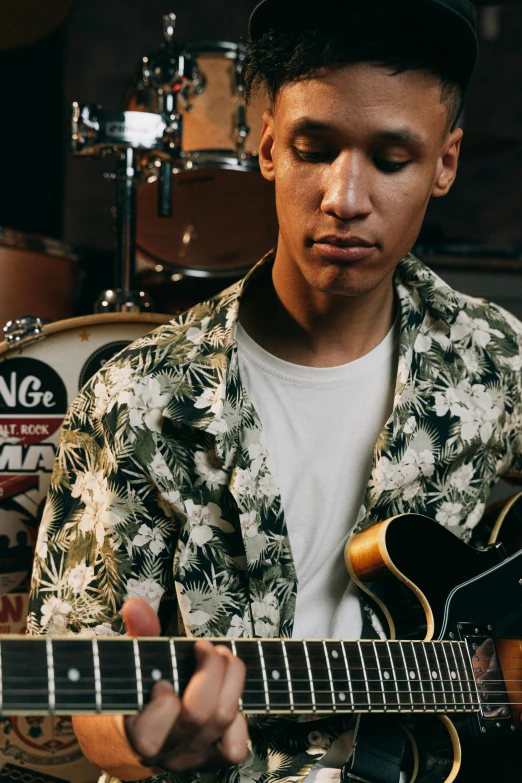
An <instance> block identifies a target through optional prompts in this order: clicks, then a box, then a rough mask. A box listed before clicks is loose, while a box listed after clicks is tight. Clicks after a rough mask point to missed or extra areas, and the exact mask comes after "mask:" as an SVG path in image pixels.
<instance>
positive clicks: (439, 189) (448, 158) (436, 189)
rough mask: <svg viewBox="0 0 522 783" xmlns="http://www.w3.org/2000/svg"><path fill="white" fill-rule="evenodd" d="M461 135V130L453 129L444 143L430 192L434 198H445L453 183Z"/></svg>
mask: <svg viewBox="0 0 522 783" xmlns="http://www.w3.org/2000/svg"><path fill="white" fill-rule="evenodd" d="M463 135H464V133H463V131H462V128H455V130H454V131H452V132H451V133H450V134H449V136H448V138H447V139H446V141H445V142H444V146H443V148H442V152H441V156H440V159H439V161H438V163H437V176H436V178H435V183H434V185H433V190H432V192H431V195H432V196H433V197H434V198H441V196H445V195H446V193H448V192H449V190H450V188H451V186H452V185H453V183H454V182H455V177H456V176H457V169H458V164H459V156H460V145H461V142H462V137H463Z"/></svg>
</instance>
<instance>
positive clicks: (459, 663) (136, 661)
mask: <svg viewBox="0 0 522 783" xmlns="http://www.w3.org/2000/svg"><path fill="white" fill-rule="evenodd" d="M212 641H213V642H215V643H216V644H224V645H226V646H227V647H228V648H229V649H231V650H232V652H233V653H234V655H237V656H238V657H239V658H241V659H242V660H243V661H244V662H245V664H246V667H247V677H246V684H245V690H244V693H243V697H242V701H241V705H240V706H241V708H242V709H243V711H244V712H246V713H253V714H262V713H267V712H273V713H275V714H285V713H299V714H301V713H317V714H332V713H336V712H337V713H349V712H372V711H373V712H386V711H388V712H408V713H410V712H478V711H479V709H480V700H479V694H478V691H477V686H476V684H475V678H474V675H473V669H472V664H471V660H470V655H469V653H468V650H467V647H466V644H465V643H461V642H438V641H436V642H386V641H375V642H372V641H359V642H357V641H327V642H326V641H325V642H323V641H315V640H314V641H298V640H288V641H283V640H280V639H277V640H244V639H241V640H235V641H233V640H230V639H226V640H223V641H221V640H212ZM193 644H194V642H193V641H192V640H187V639H141V640H135V639H129V638H126V637H121V638H117V639H114V638H110V639H97V640H91V639H76V638H73V639H50V638H47V639H46V638H29V637H0V713H3V714H6V715H16V714H31V715H39V714H49V713H51V714H64V715H69V714H78V713H102V712H117V713H120V712H121V713H125V714H130V713H135V712H138V711H140V710H142V709H143V707H144V705H145V704H146V703H147V701H148V700H149V698H150V694H151V690H152V688H153V686H154V684H155V682H158V681H160V680H169V681H170V682H171V683H172V684H173V686H174V688H175V690H176V691H177V692H178V693H179V694H181V693H183V691H184V689H185V687H186V685H187V683H188V681H189V679H190V678H191V676H192V674H193V672H194V668H195V661H194V654H193Z"/></svg>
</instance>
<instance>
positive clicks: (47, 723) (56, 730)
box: [0, 715, 82, 767]
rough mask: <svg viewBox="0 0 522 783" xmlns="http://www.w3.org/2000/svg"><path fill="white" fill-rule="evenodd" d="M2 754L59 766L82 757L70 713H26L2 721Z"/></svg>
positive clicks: (49, 765)
mask: <svg viewBox="0 0 522 783" xmlns="http://www.w3.org/2000/svg"><path fill="white" fill-rule="evenodd" d="M0 726H1V727H2V728H0V732H1V733H3V744H0V754H2V755H3V756H4V757H9V756H11V757H13V758H16V760H17V761H19V762H22V763H24V764H35V765H38V766H45V767H55V766H59V765H62V764H70V763H71V762H73V761H76V760H78V759H80V758H82V752H81V750H80V746H79V744H78V740H77V739H76V736H75V734H74V731H73V726H72V719H71V717H70V716H60V717H54V718H51V717H45V716H43V715H24V716H16V717H9V718H3V719H1V720H0Z"/></svg>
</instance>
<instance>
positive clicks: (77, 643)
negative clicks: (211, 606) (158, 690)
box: [0, 494, 522, 783]
mask: <svg viewBox="0 0 522 783" xmlns="http://www.w3.org/2000/svg"><path fill="white" fill-rule="evenodd" d="M521 549H522V494H520V495H518V496H516V497H515V498H513V499H512V500H511V501H510V502H509V503H508V504H507V505H506V506H505V507H504V508H503V510H502V513H501V514H500V516H499V517H498V518H496V519H494V520H493V521H492V523H491V536H490V541H489V545H488V546H487V547H486V548H484V549H482V550H478V549H473V548H472V547H469V546H468V545H466V544H464V543H463V542H462V541H460V540H459V539H457V538H456V537H455V536H454V535H452V534H451V532H449V531H448V530H446V529H444V528H443V527H441V526H440V525H439V524H437V523H435V522H433V521H432V520H430V519H428V518H427V517H423V516H420V515H417V514H405V515H401V516H398V517H394V518H392V519H388V520H386V521H384V522H381V523H379V524H377V525H374V526H373V527H371V528H369V529H368V530H366V531H364V532H361V533H358V534H356V535H354V536H353V537H352V538H351V539H350V540H349V542H348V544H347V548H346V563H347V566H348V570H349V571H350V574H351V576H352V578H353V579H354V580H355V581H356V583H357V584H358V585H359V586H360V588H361V589H362V590H363V591H364V592H366V593H367V595H368V597H369V598H370V599H371V601H372V602H373V604H374V605H375V607H376V609H377V611H378V612H379V613H380V615H381V617H382V620H383V622H384V623H385V624H386V623H387V624H388V629H387V630H388V632H389V633H388V636H389V640H375V641H363V640H360V641H326V640H324V641H322V640H311V641H303V640H293V639H292V640H283V639H270V640H265V639H235V640H234V639H224V640H217V639H216V640H213V641H215V643H219V644H225V645H227V646H228V647H229V648H230V649H231V650H232V652H233V653H234V654H235V655H237V656H239V657H240V658H242V659H243V661H244V662H245V664H246V666H247V677H246V684H245V690H244V693H243V697H242V700H241V704H240V708H241V709H242V710H243V711H244V712H245V713H247V714H248V713H250V714H257V715H259V714H270V713H272V714H275V715H285V714H287V715H292V714H295V715H302V714H308V715H310V716H314V715H317V716H318V717H320V716H323V715H331V714H335V713H337V714H346V713H348V714H351V713H378V714H380V715H383V716H389V717H390V719H393V720H395V721H398V722H399V723H400V726H401V728H402V729H403V731H404V733H405V734H406V736H407V738H408V741H409V743H410V753H409V757H410V765H409V767H410V768H409V778H408V779H409V782H410V783H452V781H454V780H455V779H456V778H457V775H458V773H459V770H460V767H461V761H462V743H461V740H462V742H464V743H466V742H467V741H469V740H470V739H472V738H475V739H480V740H481V741H482V740H490V739H493V740H496V741H499V742H501V743H502V742H503V743H509V742H512V743H515V744H517V743H520V745H521V746H522V742H520V739H519V737H518V734H519V731H520V729H521V728H522V724H521V721H520V715H521V712H522V704H521V702H522V698H521V697H522V584H521V583H522V551H520V550H521ZM406 640H407V641H406ZM193 644H194V642H193V641H191V640H188V639H164V638H161V639H129V638H127V637H118V638H107V639H85V638H82V639H78V638H60V639H56V638H53V639H51V638H42V637H40V638H31V637H23V636H4V637H0V714H5V715H47V714H56V715H71V714H73V715H74V714H95V713H124V714H132V713H136V712H138V711H140V710H141V709H142V708H143V707H144V705H145V704H146V702H147V700H148V698H149V695H150V692H151V689H152V687H153V685H154V683H155V682H157V681H159V680H161V679H168V680H170V681H171V682H172V683H173V685H174V688H175V689H176V691H177V692H178V693H182V692H183V690H184V688H185V687H186V685H187V683H188V681H189V679H190V677H191V676H192V673H193V671H194V658H193V654H192V647H193ZM434 759H435V761H433V760H434ZM430 760H431V761H430ZM432 762H433V763H432ZM521 778H522V766H521V768H520V769H519V770H518V771H517V773H516V774H515V773H514V775H513V778H512V779H513V780H519V779H521ZM477 783H478V781H477ZM480 783H482V781H480Z"/></svg>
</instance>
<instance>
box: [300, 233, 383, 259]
mask: <svg viewBox="0 0 522 783" xmlns="http://www.w3.org/2000/svg"><path fill="white" fill-rule="evenodd" d="M314 244H315V247H316V248H317V250H318V252H319V253H320V254H321V255H322V256H323V257H326V258H329V259H331V260H333V261H344V262H349V261H362V260H363V259H365V258H367V257H368V256H369V255H371V253H373V251H374V250H375V249H376V247H377V245H375V244H372V243H371V242H368V240H367V239H362V238H361V237H354V236H351V237H340V236H336V235H330V236H327V237H322V238H321V239H319V240H317V241H316V242H315V243H314Z"/></svg>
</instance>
